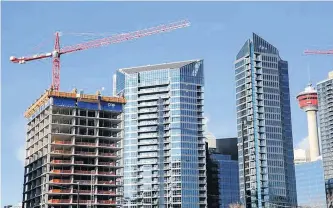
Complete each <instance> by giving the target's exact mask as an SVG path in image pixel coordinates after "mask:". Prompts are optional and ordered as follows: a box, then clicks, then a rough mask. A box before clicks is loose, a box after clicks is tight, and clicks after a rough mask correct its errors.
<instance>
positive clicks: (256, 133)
mask: <svg viewBox="0 0 333 208" xmlns="http://www.w3.org/2000/svg"><path fill="white" fill-rule="evenodd" d="M235 78H236V105H237V129H238V138H239V145H238V148H239V149H238V151H239V154H238V155H239V161H240V162H239V170H240V171H239V172H240V180H239V181H240V193H241V199H242V201H243V202H244V201H246V203H247V204H251V205H252V207H260V208H261V207H271V206H277V205H281V206H282V205H283V206H294V205H296V204H297V199H296V184H295V168H294V163H293V160H294V156H293V139H292V129H291V114H290V98H289V78H288V62H287V61H284V60H282V59H281V58H280V56H279V51H278V50H277V49H276V48H275V47H274V46H273V45H271V44H270V43H268V42H267V41H265V40H264V39H262V38H261V37H259V36H258V35H256V34H253V37H252V39H249V40H247V41H246V42H245V44H244V45H243V47H242V49H241V50H240V51H239V53H238V54H237V56H236V62H235ZM243 139H244V146H243ZM243 147H244V148H243ZM243 149H244V152H243ZM243 156H244V157H243ZM243 160H244V161H245V163H244V162H243ZM244 172H245V173H244ZM244 174H245V178H244ZM244 183H245V184H246V185H244ZM244 187H245V189H244ZM244 196H246V198H244ZM244 199H245V200H244Z"/></svg>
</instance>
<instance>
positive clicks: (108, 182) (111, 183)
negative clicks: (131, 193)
mask: <svg viewBox="0 0 333 208" xmlns="http://www.w3.org/2000/svg"><path fill="white" fill-rule="evenodd" d="M98 184H109V185H116V182H115V181H98Z"/></svg>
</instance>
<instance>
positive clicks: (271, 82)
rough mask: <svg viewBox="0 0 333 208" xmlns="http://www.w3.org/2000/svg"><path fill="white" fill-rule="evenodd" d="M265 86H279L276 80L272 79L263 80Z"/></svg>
mask: <svg viewBox="0 0 333 208" xmlns="http://www.w3.org/2000/svg"><path fill="white" fill-rule="evenodd" d="M263 83H264V86H265V87H279V83H278V82H273V81H270V82H268V81H263Z"/></svg>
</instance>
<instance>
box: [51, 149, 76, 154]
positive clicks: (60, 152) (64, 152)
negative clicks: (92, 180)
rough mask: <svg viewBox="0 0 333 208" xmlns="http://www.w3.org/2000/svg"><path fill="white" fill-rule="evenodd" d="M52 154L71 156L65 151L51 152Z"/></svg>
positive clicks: (69, 152) (70, 152)
mask: <svg viewBox="0 0 333 208" xmlns="http://www.w3.org/2000/svg"><path fill="white" fill-rule="evenodd" d="M51 153H52V154H62V155H71V154H72V151H66V150H52V151H51Z"/></svg>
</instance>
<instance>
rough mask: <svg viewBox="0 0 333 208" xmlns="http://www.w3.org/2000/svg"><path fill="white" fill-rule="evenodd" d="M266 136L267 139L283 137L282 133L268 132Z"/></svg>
mask: <svg viewBox="0 0 333 208" xmlns="http://www.w3.org/2000/svg"><path fill="white" fill-rule="evenodd" d="M266 138H267V139H282V135H281V134H274V133H266ZM273 153H274V152H273Z"/></svg>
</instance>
